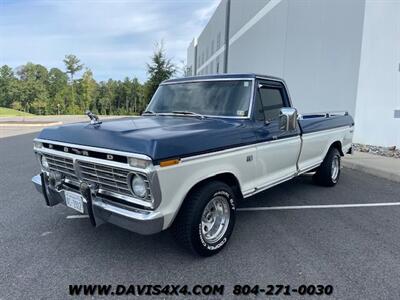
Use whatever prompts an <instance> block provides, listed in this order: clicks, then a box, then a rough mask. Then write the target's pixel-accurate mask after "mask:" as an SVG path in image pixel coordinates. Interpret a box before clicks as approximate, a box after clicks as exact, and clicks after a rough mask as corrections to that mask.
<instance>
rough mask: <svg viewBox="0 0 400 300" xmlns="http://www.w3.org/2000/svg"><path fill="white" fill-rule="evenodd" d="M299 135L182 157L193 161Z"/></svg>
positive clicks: (293, 138) (295, 137) (287, 139)
mask: <svg viewBox="0 0 400 300" xmlns="http://www.w3.org/2000/svg"><path fill="white" fill-rule="evenodd" d="M299 137H300V135H296V136H292V137H288V138H283V139H278V140H269V141H266V142H260V143H254V144H249V145H245V146H240V147H235V148H229V149H225V150H220V151H215V152H210V153H204V154H199V155H194V156H188V157H184V158H182V159H181V162H182V163H183V162H188V161H192V160H195V159H201V158H206V157H209V156H215V155H221V154H227V153H231V152H236V151H240V150H246V149H250V148H256V147H259V146H264V145H267V144H275V143H279V142H283V141H285V142H287V141H291V140H295V139H299Z"/></svg>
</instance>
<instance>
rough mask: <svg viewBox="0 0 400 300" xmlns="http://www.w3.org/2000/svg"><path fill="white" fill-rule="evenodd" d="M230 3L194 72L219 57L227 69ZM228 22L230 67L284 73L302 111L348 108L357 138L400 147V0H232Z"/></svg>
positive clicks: (205, 36) (202, 45) (203, 40)
mask: <svg viewBox="0 0 400 300" xmlns="http://www.w3.org/2000/svg"><path fill="white" fill-rule="evenodd" d="M226 3H227V0H222V1H221V4H220V5H219V7H218V8H217V10H216V12H215V14H214V15H213V16H212V18H211V20H210V22H209V23H208V25H207V26H206V27H205V29H204V30H203V32H202V33H201V35H200V37H199V39H198V49H199V51H198V53H197V59H198V60H200V61H201V63H200V65H198V68H197V75H203V74H214V73H217V72H215V63H216V59H217V58H218V59H219V65H220V67H219V73H222V72H223V66H222V64H223V60H224V51H225V49H224V46H223V43H224V34H225V23H224V22H225V16H226ZM229 27H230V30H229V55H228V66H227V67H228V73H242V72H249V73H259V74H266V75H275V76H278V77H282V78H284V79H285V80H286V82H287V83H288V86H289V90H290V93H291V96H292V100H293V104H294V106H295V107H297V108H298V110H299V112H300V113H310V112H321V111H343V110H346V111H349V112H350V113H351V114H352V115H353V116H354V117H355V121H356V127H355V135H354V141H355V142H359V143H364V144H372V145H382V146H392V145H397V146H398V147H400V118H399V117H398V118H395V114H396V113H395V110H400V0H379V1H377V0H351V1H350V0H246V1H244V0H231V10H230V25H229ZM218 33H220V34H221V45H222V46H221V47H220V48H219V49H218V47H216V46H215V39H216V36H217V34H218ZM213 40H214V47H215V51H211V52H210V53H209V55H208V56H207V55H206V53H207V47H208V48H209V47H211V45H212V43H213ZM209 49H210V48H209ZM202 53H204V54H203V55H204V56H206V57H208V58H204V59H202ZM397 114H398V115H400V111H398V112H397Z"/></svg>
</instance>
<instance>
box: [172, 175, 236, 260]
mask: <svg viewBox="0 0 400 300" xmlns="http://www.w3.org/2000/svg"><path fill="white" fill-rule="evenodd" d="M235 210H236V199H235V194H234V193H233V191H232V189H231V187H230V186H228V185H227V184H225V183H223V182H219V181H213V182H209V183H207V184H205V185H202V186H200V187H199V188H196V189H195V190H194V191H193V192H192V193H191V194H190V195H189V196H188V198H187V199H186V200H185V201H184V203H183V205H182V207H181V209H180V211H179V214H178V216H177V218H176V220H175V222H174V225H173V228H172V229H173V232H174V235H175V238H176V239H177V240H178V242H179V243H180V244H181V245H183V246H184V247H185V248H187V249H189V250H190V251H192V252H194V253H195V254H198V255H200V256H211V255H214V254H216V253H218V252H219V251H221V250H222V248H223V247H225V245H226V244H227V242H228V240H229V238H230V236H231V233H232V231H233V227H234V225H235Z"/></svg>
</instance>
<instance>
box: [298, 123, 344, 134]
mask: <svg viewBox="0 0 400 300" xmlns="http://www.w3.org/2000/svg"><path fill="white" fill-rule="evenodd" d="M351 127H352V126H349V125H345V126H340V127H335V128H329V129H324V130H317V131H313V132H309V133H303V134H302V136H310V135H316V134H319V133H326V132H335V131H339V130H343V129H350V128H351Z"/></svg>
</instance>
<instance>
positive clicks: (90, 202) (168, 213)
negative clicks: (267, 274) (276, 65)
mask: <svg viewBox="0 0 400 300" xmlns="http://www.w3.org/2000/svg"><path fill="white" fill-rule="evenodd" d="M88 116H89V117H90V118H91V122H90V123H77V124H70V125H64V126H59V127H53V128H47V129H44V130H43V131H42V132H41V133H40V134H39V136H38V137H37V138H36V139H35V140H34V152H35V153H36V156H37V158H38V161H39V163H40V166H41V173H40V174H39V175H36V176H34V177H33V178H32V181H33V183H34V185H35V186H36V188H37V190H38V191H40V192H41V193H43V195H44V198H45V201H46V204H47V205H48V206H54V205H56V204H59V203H62V204H64V205H66V206H68V207H70V208H72V209H75V210H77V211H78V212H80V213H82V214H87V215H88V217H89V220H90V222H91V223H92V224H93V225H95V226H99V225H101V224H102V223H104V222H107V223H112V224H115V225H117V226H120V227H123V228H126V229H128V230H131V231H134V232H137V233H140V234H153V233H157V232H160V231H162V230H165V229H167V228H170V227H171V229H172V231H173V232H174V235H175V236H176V238H177V239H178V241H179V242H181V244H182V245H183V246H185V247H186V248H188V249H190V250H192V251H193V252H194V253H197V254H198V255H201V256H210V255H213V254H215V253H217V252H219V251H220V250H221V249H222V248H223V247H224V246H225V245H226V243H227V241H228V240H229V237H230V235H231V233H232V230H233V227H234V224H235V210H236V207H237V205H238V203H239V202H240V201H245V199H246V198H248V197H250V196H252V195H254V194H256V193H259V192H261V191H264V190H265V189H268V188H270V187H272V186H274V185H277V184H279V183H282V182H284V181H287V180H290V179H291V178H293V177H295V176H298V175H300V174H303V173H306V172H314V175H313V178H314V179H315V182H316V183H317V184H319V185H323V186H334V185H335V184H336V183H337V182H338V180H339V175H340V159H341V156H343V155H344V154H346V153H350V152H351V143H352V135H353V126H354V122H353V119H352V117H351V116H349V114H348V113H346V112H343V113H340V112H338V113H318V114H309V115H298V114H297V111H296V109H295V108H292V105H291V99H290V96H289V93H288V90H287V88H286V84H285V82H284V81H283V80H282V79H279V78H275V77H271V76H262V75H255V74H224V75H213V76H199V77H188V78H181V79H172V80H167V81H164V82H163V83H162V84H161V85H160V86H159V88H158V90H157V91H156V93H155V95H154V96H153V98H152V100H151V101H150V103H149V105H148V106H147V109H146V111H144V113H143V114H142V116H141V117H132V118H124V119H120V120H113V121H105V122H101V121H100V120H99V119H98V118H97V116H95V115H94V114H92V113H88Z"/></svg>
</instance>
